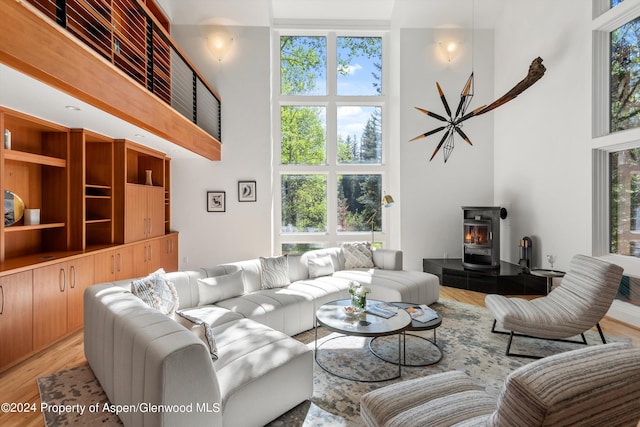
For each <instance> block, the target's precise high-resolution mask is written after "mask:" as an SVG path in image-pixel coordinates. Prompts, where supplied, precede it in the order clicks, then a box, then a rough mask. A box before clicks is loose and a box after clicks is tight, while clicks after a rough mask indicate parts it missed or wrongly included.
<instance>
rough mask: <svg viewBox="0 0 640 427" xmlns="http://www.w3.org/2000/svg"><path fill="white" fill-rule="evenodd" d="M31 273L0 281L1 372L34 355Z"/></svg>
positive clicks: (1, 278) (27, 272) (7, 277)
mask: <svg viewBox="0 0 640 427" xmlns="http://www.w3.org/2000/svg"><path fill="white" fill-rule="evenodd" d="M31 277H32V272H31V271H25V272H22V273H16V274H11V275H8V276H4V277H0V370H2V368H3V367H5V366H8V365H10V364H11V363H13V362H15V361H17V360H19V359H20V358H22V357H23V356H25V355H26V354H29V353H31V351H33V318H32V305H31V298H32V281H31Z"/></svg>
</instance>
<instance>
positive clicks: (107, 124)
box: [0, 0, 513, 158]
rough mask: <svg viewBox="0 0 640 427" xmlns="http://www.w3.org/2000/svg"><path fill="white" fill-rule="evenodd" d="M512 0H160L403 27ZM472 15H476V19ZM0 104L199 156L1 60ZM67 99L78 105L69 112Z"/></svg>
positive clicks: (219, 15) (180, 10)
mask: <svg viewBox="0 0 640 427" xmlns="http://www.w3.org/2000/svg"><path fill="white" fill-rule="evenodd" d="M505 1H513V0H158V3H159V4H160V6H161V7H162V8H163V9H164V10H165V12H166V13H167V14H168V16H169V19H170V20H171V21H172V23H173V25H229V26H232V25H237V26H258V27H262V26H267V27H271V26H286V25H288V24H298V25H304V24H305V23H310V25H314V24H318V23H319V24H326V26H327V28H331V27H330V25H332V24H336V23H337V24H342V25H343V27H348V26H355V27H359V26H366V25H369V24H373V25H376V26H389V27H394V26H395V27H401V28H414V27H420V28H443V27H466V28H471V27H472V24H473V27H475V28H493V26H494V22H495V19H496V17H497V16H499V15H500V13H499V12H500V9H501V7H502V5H503V4H504V2H505ZM472 17H473V19H472ZM0 82H2V84H1V85H0V105H5V106H7V107H9V108H13V109H16V110H19V111H26V112H29V113H30V114H33V115H36V116H39V117H42V118H45V119H47V120H51V121H53V122H56V123H60V124H63V125H65V126H69V127H85V128H88V129H91V130H94V131H96V132H98V133H103V134H105V135H111V134H113V135H117V137H119V138H127V139H129V140H132V141H136V142H139V143H141V144H143V145H149V146H151V147H154V148H156V149H159V150H161V151H164V152H166V153H168V154H169V155H170V156H171V157H173V158H196V157H197V156H196V155H195V154H193V153H191V152H189V151H187V150H185V149H182V148H180V147H178V146H176V145H175V144H170V143H169V142H167V141H165V140H163V139H161V138H158V137H156V136H154V135H152V134H149V132H146V131H144V130H143V129H140V128H138V127H136V126H133V125H131V124H129V123H126V122H124V121H122V120H120V119H117V118H115V117H112V116H109V115H107V114H105V113H104V112H102V111H101V110H99V109H97V108H95V107H92V106H90V105H88V104H85V103H81V102H80V101H78V100H75V99H73V98H71V97H69V96H68V95H66V94H64V93H62V92H60V91H58V90H55V89H53V88H51V87H48V86H45V85H43V84H41V83H40V82H38V81H36V80H34V79H31V78H29V77H27V76H25V75H23V74H21V73H18V72H16V71H15V70H13V69H11V68H8V67H5V66H3V65H0ZM67 105H74V106H77V107H80V111H76V112H70V111H69V110H67V109H65V106H67Z"/></svg>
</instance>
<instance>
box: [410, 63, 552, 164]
mask: <svg viewBox="0 0 640 427" xmlns="http://www.w3.org/2000/svg"><path fill="white" fill-rule="evenodd" d="M545 71H546V68H545V67H544V65H542V58H540V57H538V58H536V59H534V60H533V61H532V62H531V65H530V66H529V72H528V74H527V76H526V77H525V78H524V79H522V80H521V81H520V82H519V83H518V84H516V85H515V86H514V87H513V88H512V89H511V90H510V91H508V92H507V93H505V94H504V95H502V97H500V98H498V99H497V100H495V101H493V102H492V103H491V104H489V105H483V106H482V107H478V108H476V109H475V110H473V111H471V112H470V113H467V107H469V104H470V103H471V99H472V98H473V72H471V75H470V76H469V79H468V80H467V83H466V84H465V85H464V89H462V92H461V93H460V102H459V103H458V108H457V109H456V113H455V115H453V114H451V108H450V107H449V103H448V102H447V98H446V97H445V96H444V92H442V88H441V87H440V84H439V83H438V82H436V87H437V88H438V94H439V95H440V99H441V100H442V105H444V110H445V111H446V113H447V116H449V117H448V118H446V117H444V116H441V115H440V114H436V113H434V112H432V111H428V110H425V109H424V108H420V107H415V108H416V110H418V111H420V112H421V113H424V114H426V115H427V116H429V117H433V118H434V119H437V120H440V121H441V122H445V123H446V124H445V125H443V126H439V127H437V128H435V129H433V130H430V131H429V132H426V133H423V134H422V135H418V136H416V137H415V138H412V139H411V141H415V140H417V139H421V138H426V137H427V136H429V135H433V134H435V133H438V132H441V131H443V130H444V135H443V137H442V139H441V140H440V143H439V144H438V146H437V147H436V149H435V150H434V151H433V154H432V155H431V158H430V159H429V161H431V160H433V158H434V157H435V156H436V154H437V153H438V151H440V148H442V147H443V146H444V149H443V154H444V161H445V163H446V162H447V160H449V156H450V155H451V152H452V151H453V147H454V135H455V134H456V133H457V134H458V135H459V136H460V137H461V138H462V139H464V140H465V141H466V142H467V143H468V144H469V145H473V144H472V143H471V140H470V139H469V137H468V136H467V135H466V134H465V133H464V132H463V131H462V129H461V127H462V123H463V122H464V121H465V120H468V119H470V118H471V117H475V116H479V115H480V114H484V113H487V112H489V111H491V110H493V109H495V108H498V107H499V106H501V105H502V104H506V103H507V102H509V101H511V100H512V99H514V98H515V97H517V96H518V95H520V94H521V93H522V92H524V91H525V90H527V89H528V88H530V87H531V86H533V84H534V83H535V82H537V81H538V80H540V79H541V78H542V76H543V75H544V72H545Z"/></svg>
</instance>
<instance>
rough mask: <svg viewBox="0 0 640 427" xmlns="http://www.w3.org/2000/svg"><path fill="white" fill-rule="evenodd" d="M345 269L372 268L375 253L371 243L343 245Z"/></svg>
mask: <svg viewBox="0 0 640 427" xmlns="http://www.w3.org/2000/svg"><path fill="white" fill-rule="evenodd" d="M340 249H341V251H342V256H344V268H346V269H349V268H372V267H373V266H374V265H373V252H372V250H371V244H370V243H369V242H353V243H343V244H342V246H341V247H340Z"/></svg>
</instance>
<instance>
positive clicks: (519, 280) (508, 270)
mask: <svg viewBox="0 0 640 427" xmlns="http://www.w3.org/2000/svg"><path fill="white" fill-rule="evenodd" d="M422 269H423V271H424V272H426V273H431V274H435V275H436V276H438V277H439V278H440V284H441V285H442V286H450V287H452V288H458V289H466V290H470V291H477V292H484V293H487V294H500V295H546V293H547V280H546V279H545V278H544V277H538V276H534V275H532V274H528V273H525V272H524V271H523V270H522V268H521V267H520V266H518V265H516V264H511V263H509V262H506V261H500V268H499V269H487V270H477V269H469V268H466V267H465V266H464V265H463V262H462V259H460V258H448V259H438V258H424V259H423V260H422Z"/></svg>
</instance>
